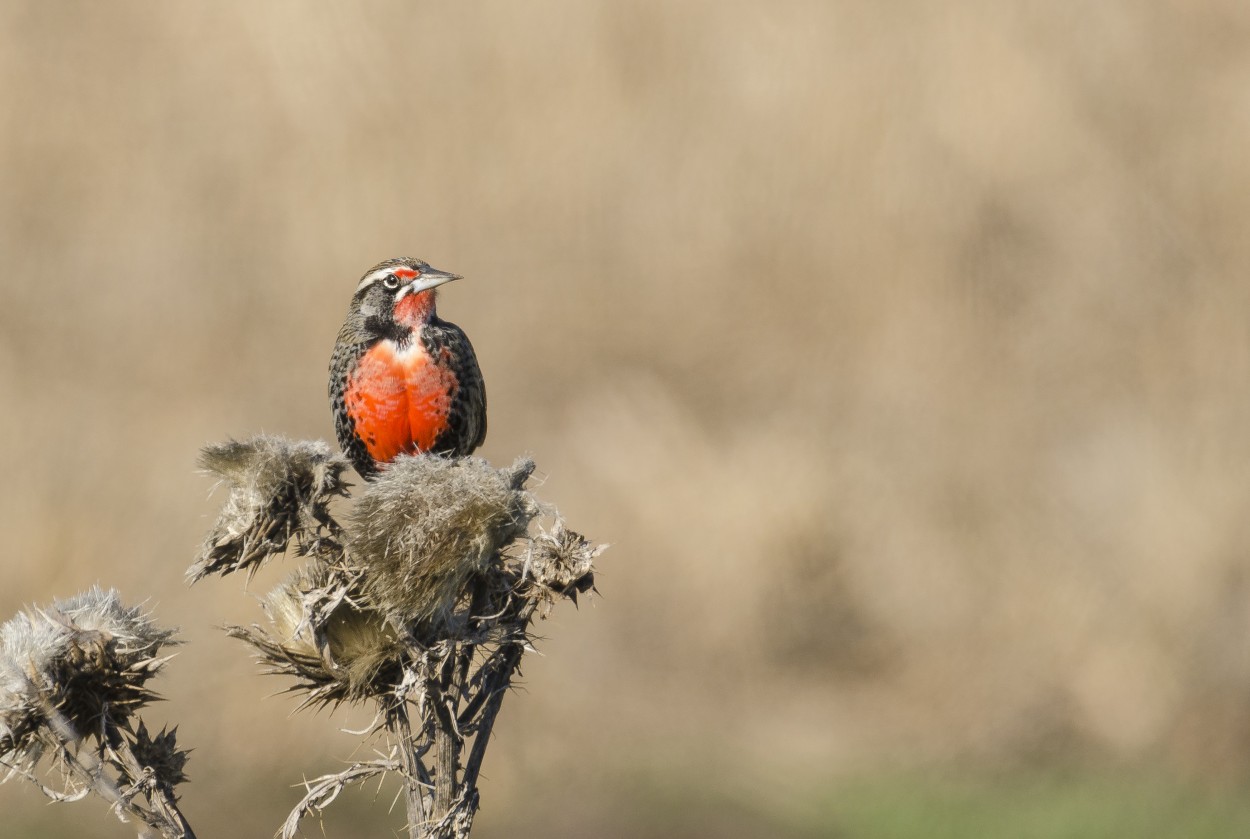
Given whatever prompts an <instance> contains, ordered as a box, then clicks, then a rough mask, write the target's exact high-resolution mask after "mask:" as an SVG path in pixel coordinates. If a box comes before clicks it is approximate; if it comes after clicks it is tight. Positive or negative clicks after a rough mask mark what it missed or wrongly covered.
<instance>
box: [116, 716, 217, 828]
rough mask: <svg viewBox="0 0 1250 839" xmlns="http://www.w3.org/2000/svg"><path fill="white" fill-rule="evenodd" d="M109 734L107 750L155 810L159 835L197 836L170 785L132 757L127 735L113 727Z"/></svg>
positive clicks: (132, 753) (136, 789)
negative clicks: (179, 807) (110, 750)
mask: <svg viewBox="0 0 1250 839" xmlns="http://www.w3.org/2000/svg"><path fill="white" fill-rule="evenodd" d="M110 726H111V724H110ZM110 734H112V735H113V737H112V738H111V741H112V742H113V745H111V746H110V749H112V751H113V753H114V755H115V756H116V758H117V761H118V763H120V764H121V766H122V767H123V768H124V770H125V772H126V775H127V776H129V777H130V778H131V779H132V783H133V784H134V785H135V791H136V792H138V791H139V790H140V789H141V790H142V792H143V793H144V795H145V796H146V797H147V799H148V802H149V803H150V804H151V805H152V807H153V809H154V811H155V812H154V815H156V816H158V817H159V819H160V824H158V825H154V827H156V828H157V829H158V830H160V832H161V835H163V836H166V837H169V839H196V836H195V831H193V830H192V829H191V825H190V824H189V823H188V822H187V819H186V817H185V816H183V815H182V811H181V810H179V809H178V801H177V799H176V798H175V797H174V792H173V790H172V789H170V788H169V785H168V784H165V783H163V782H161V781H160V780H159V779H158V778H156V777H155V776H154V775H153V773H152V771H151V770H150V769H145V768H144V767H143V765H142V764H141V763H140V762H139V759H138V758H137V757H135V753H134V749H132V748H131V747H130V741H129V740H128V739H127V738H126V737H124V736H122V734H121V733H120V732H118V731H116V730H114V731H112V732H110Z"/></svg>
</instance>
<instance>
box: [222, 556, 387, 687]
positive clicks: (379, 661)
mask: <svg viewBox="0 0 1250 839" xmlns="http://www.w3.org/2000/svg"><path fill="white" fill-rule="evenodd" d="M355 595H356V591H355V586H354V583H353V582H352V580H351V579H350V578H348V577H347V576H345V575H344V573H343V572H342V570H341V569H336V568H331V567H329V566H327V565H325V564H323V563H321V562H318V561H316V560H314V561H313V562H311V563H309V565H308V566H306V567H305V568H301V569H300V570H298V571H296V572H295V573H294V574H292V575H291V576H290V577H288V578H287V579H286V580H285V581H283V582H282V583H281V584H280V585H278V587H277V588H275V589H274V590H273V591H271V592H270V593H269V594H268V595H267V596H266V598H265V600H264V609H265V614H266V616H267V617H268V618H269V626H267V627H264V628H262V627H259V626H251V627H246V628H245V627H238V626H236V627H231V628H230V634H231V635H232V636H233V637H235V638H240V639H242V640H244V641H246V642H247V643H249V644H251V645H252V646H253V647H254V648H255V649H256V651H257V653H258V654H259V656H260V658H261V660H262V661H263V662H264V663H265V664H266V665H268V672H269V673H273V674H282V675H289V676H294V677H296V679H297V680H298V681H297V684H296V685H295V687H293V688H291V690H300V691H305V692H307V694H308V698H307V700H306V701H305V703H304V704H336V703H339V702H355V701H359V700H361V699H364V698H367V697H371V696H379V695H382V694H385V693H388V692H389V691H390V690H391V689H392V688H393V687H394V684H395V682H396V681H397V679H398V677H399V669H400V658H401V656H402V654H403V650H404V648H403V646H402V645H401V644H400V643H399V641H398V639H397V636H396V633H395V631H394V630H393V629H392V628H391V627H390V625H389V624H388V623H387V621H386V620H385V618H384V617H383V616H382V615H381V614H380V613H379V612H377V611H375V610H373V609H370V608H367V607H362V606H358V605H356V604H355V603H354V602H353V601H354V600H355V599H357V598H356V596H355Z"/></svg>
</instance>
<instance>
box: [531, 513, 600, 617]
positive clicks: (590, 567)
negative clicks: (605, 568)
mask: <svg viewBox="0 0 1250 839" xmlns="http://www.w3.org/2000/svg"><path fill="white" fill-rule="evenodd" d="M607 549H608V546H607V545H596V544H594V543H592V542H591V541H590V540H589V539H587V538H586V537H585V536H583V535H582V534H580V533H578V532H577V531H574V530H569V529H568V528H566V527H565V526H564V520H563V519H561V518H557V519H556V523H555V526H554V527H553V528H552V529H551V530H545V529H542V528H538V532H537V533H536V534H535V535H533V536H531V537H530V543H529V550H528V552H527V553H526V555H525V569H526V575H527V576H528V578H530V579H532V580H533V581H534V583H536V584H537V585H539V586H541V587H542V588H544V589H547V590H549V591H550V592H552V593H554V594H559V595H564V596H566V597H568V598H570V599H571V600H573V601H574V602H576V601H577V595H578V594H580V593H584V592H587V591H589V590H591V589H592V588H594V586H595V572H594V562H595V559H596V558H597V557H598V556H599V554H601V553H603V552H604V551H606V550H607Z"/></svg>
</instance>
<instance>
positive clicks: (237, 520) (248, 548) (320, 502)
mask: <svg viewBox="0 0 1250 839" xmlns="http://www.w3.org/2000/svg"><path fill="white" fill-rule="evenodd" d="M200 465H201V466H202V467H203V468H204V469H205V470H207V471H208V472H210V473H212V474H214V475H216V476H217V477H218V478H220V479H222V480H223V481H224V482H226V483H228V484H229V485H230V497H229V498H228V499H227V500H226V503H225V505H224V506H223V507H222V510H221V515H220V516H218V518H217V522H216V523H215V524H214V525H213V528H212V530H210V531H209V533H208V537H207V538H206V539H205V541H204V545H203V547H202V548H201V549H200V556H199V558H198V559H197V560H196V562H195V564H194V565H192V566H191V568H190V569H188V570H187V576H188V578H189V579H190V581H191V582H195V581H196V580H198V579H200V578H201V577H204V576H206V575H208V574H213V573H220V574H228V573H230V572H232V571H238V570H240V569H247V571H248V572H249V573H251V572H254V571H255V570H256V569H257V568H258V567H260V565H261V564H262V563H263V562H264V561H265V560H266V559H268V558H269V557H271V556H273V555H276V554H282V553H284V552H285V551H286V549H287V546H288V545H289V544H290V542H291V540H292V538H294V539H296V547H297V551H298V552H299V553H301V554H304V553H308V552H310V551H314V550H316V549H317V548H319V547H320V546H321V544H322V543H323V542H324V541H329V540H330V539H331V538H332V537H333V536H334V535H335V534H336V533H337V532H338V525H337V524H336V523H335V521H334V519H333V518H332V517H331V516H330V512H329V503H330V501H331V500H332V499H333V498H334V497H335V496H336V495H346V494H347V487H346V485H345V484H344V483H343V481H342V473H343V471H344V470H345V469H346V468H347V461H346V460H345V459H344V458H343V457H342V456H341V455H338V454H335V453H333V452H332V451H331V450H330V447H329V446H328V445H326V444H325V443H324V442H321V441H317V442H309V441H294V442H293V441H290V440H287V439H285V438H282V437H271V436H266V435H260V436H257V437H253V438H252V439H250V440H244V441H234V440H232V441H230V442H228V443H219V444H217V445H212V446H207V447H205V448H204V450H203V452H202V453H201V456H200Z"/></svg>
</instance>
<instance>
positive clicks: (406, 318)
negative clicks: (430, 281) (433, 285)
mask: <svg viewBox="0 0 1250 839" xmlns="http://www.w3.org/2000/svg"><path fill="white" fill-rule="evenodd" d="M433 316H434V289H429V290H428V291H419V292H417V293H416V294H405V295H404V296H403V297H402V298H400V300H399V302H398V303H396V304H395V322H396V323H398V324H399V325H400V326H406V327H408V328H409V329H420V328H421V326H422V324H425V323H429V321H430V318H431V317H433Z"/></svg>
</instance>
